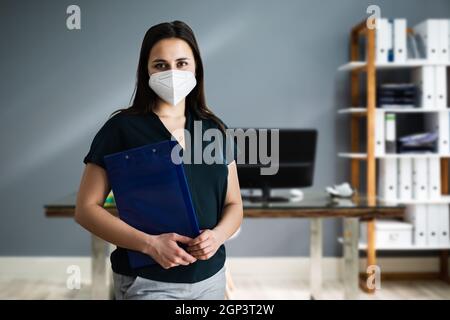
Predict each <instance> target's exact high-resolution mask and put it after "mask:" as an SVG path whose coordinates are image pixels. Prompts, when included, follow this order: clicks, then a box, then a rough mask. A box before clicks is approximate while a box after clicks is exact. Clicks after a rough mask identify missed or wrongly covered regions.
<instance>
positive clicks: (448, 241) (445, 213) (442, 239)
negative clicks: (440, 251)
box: [438, 204, 450, 246]
mask: <svg viewBox="0 0 450 320" xmlns="http://www.w3.org/2000/svg"><path fill="white" fill-rule="evenodd" d="M439 207H440V215H439V218H440V220H439V228H440V229H439V235H438V238H439V244H440V245H441V246H449V245H450V236H449V231H450V230H449V229H450V214H449V207H448V204H441V205H439Z"/></svg>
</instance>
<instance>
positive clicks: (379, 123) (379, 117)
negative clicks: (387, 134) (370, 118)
mask: <svg viewBox="0 0 450 320" xmlns="http://www.w3.org/2000/svg"><path fill="white" fill-rule="evenodd" d="M385 152H386V147H385V143H384V112H383V110H380V109H378V108H377V109H375V156H381V155H384V154H385Z"/></svg>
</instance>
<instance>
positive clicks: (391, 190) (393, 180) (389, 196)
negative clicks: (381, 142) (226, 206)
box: [378, 158, 398, 201]
mask: <svg viewBox="0 0 450 320" xmlns="http://www.w3.org/2000/svg"><path fill="white" fill-rule="evenodd" d="M379 171H380V172H379V175H378V178H379V183H378V188H379V190H378V194H379V195H380V197H381V199H383V200H387V201H397V200H398V196H397V159H395V158H386V159H380V160H379Z"/></svg>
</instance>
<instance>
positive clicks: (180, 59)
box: [152, 57, 189, 63]
mask: <svg viewBox="0 0 450 320" xmlns="http://www.w3.org/2000/svg"><path fill="white" fill-rule="evenodd" d="M183 60H189V58H188V57H182V58H178V59H176V60H175V61H183ZM155 62H167V61H166V60H164V59H161V58H156V59H155V60H153V61H152V63H155Z"/></svg>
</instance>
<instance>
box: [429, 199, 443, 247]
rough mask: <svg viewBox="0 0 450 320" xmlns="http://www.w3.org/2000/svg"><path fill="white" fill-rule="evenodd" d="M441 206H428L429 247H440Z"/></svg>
mask: <svg viewBox="0 0 450 320" xmlns="http://www.w3.org/2000/svg"><path fill="white" fill-rule="evenodd" d="M440 207H441V204H428V205H427V209H428V210H427V211H428V212H427V219H428V220H427V229H428V230H427V232H428V235H427V236H428V239H427V244H428V245H429V246H439V244H440V242H439V230H440V227H439V223H440V220H441V219H440V215H441V208H440Z"/></svg>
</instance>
